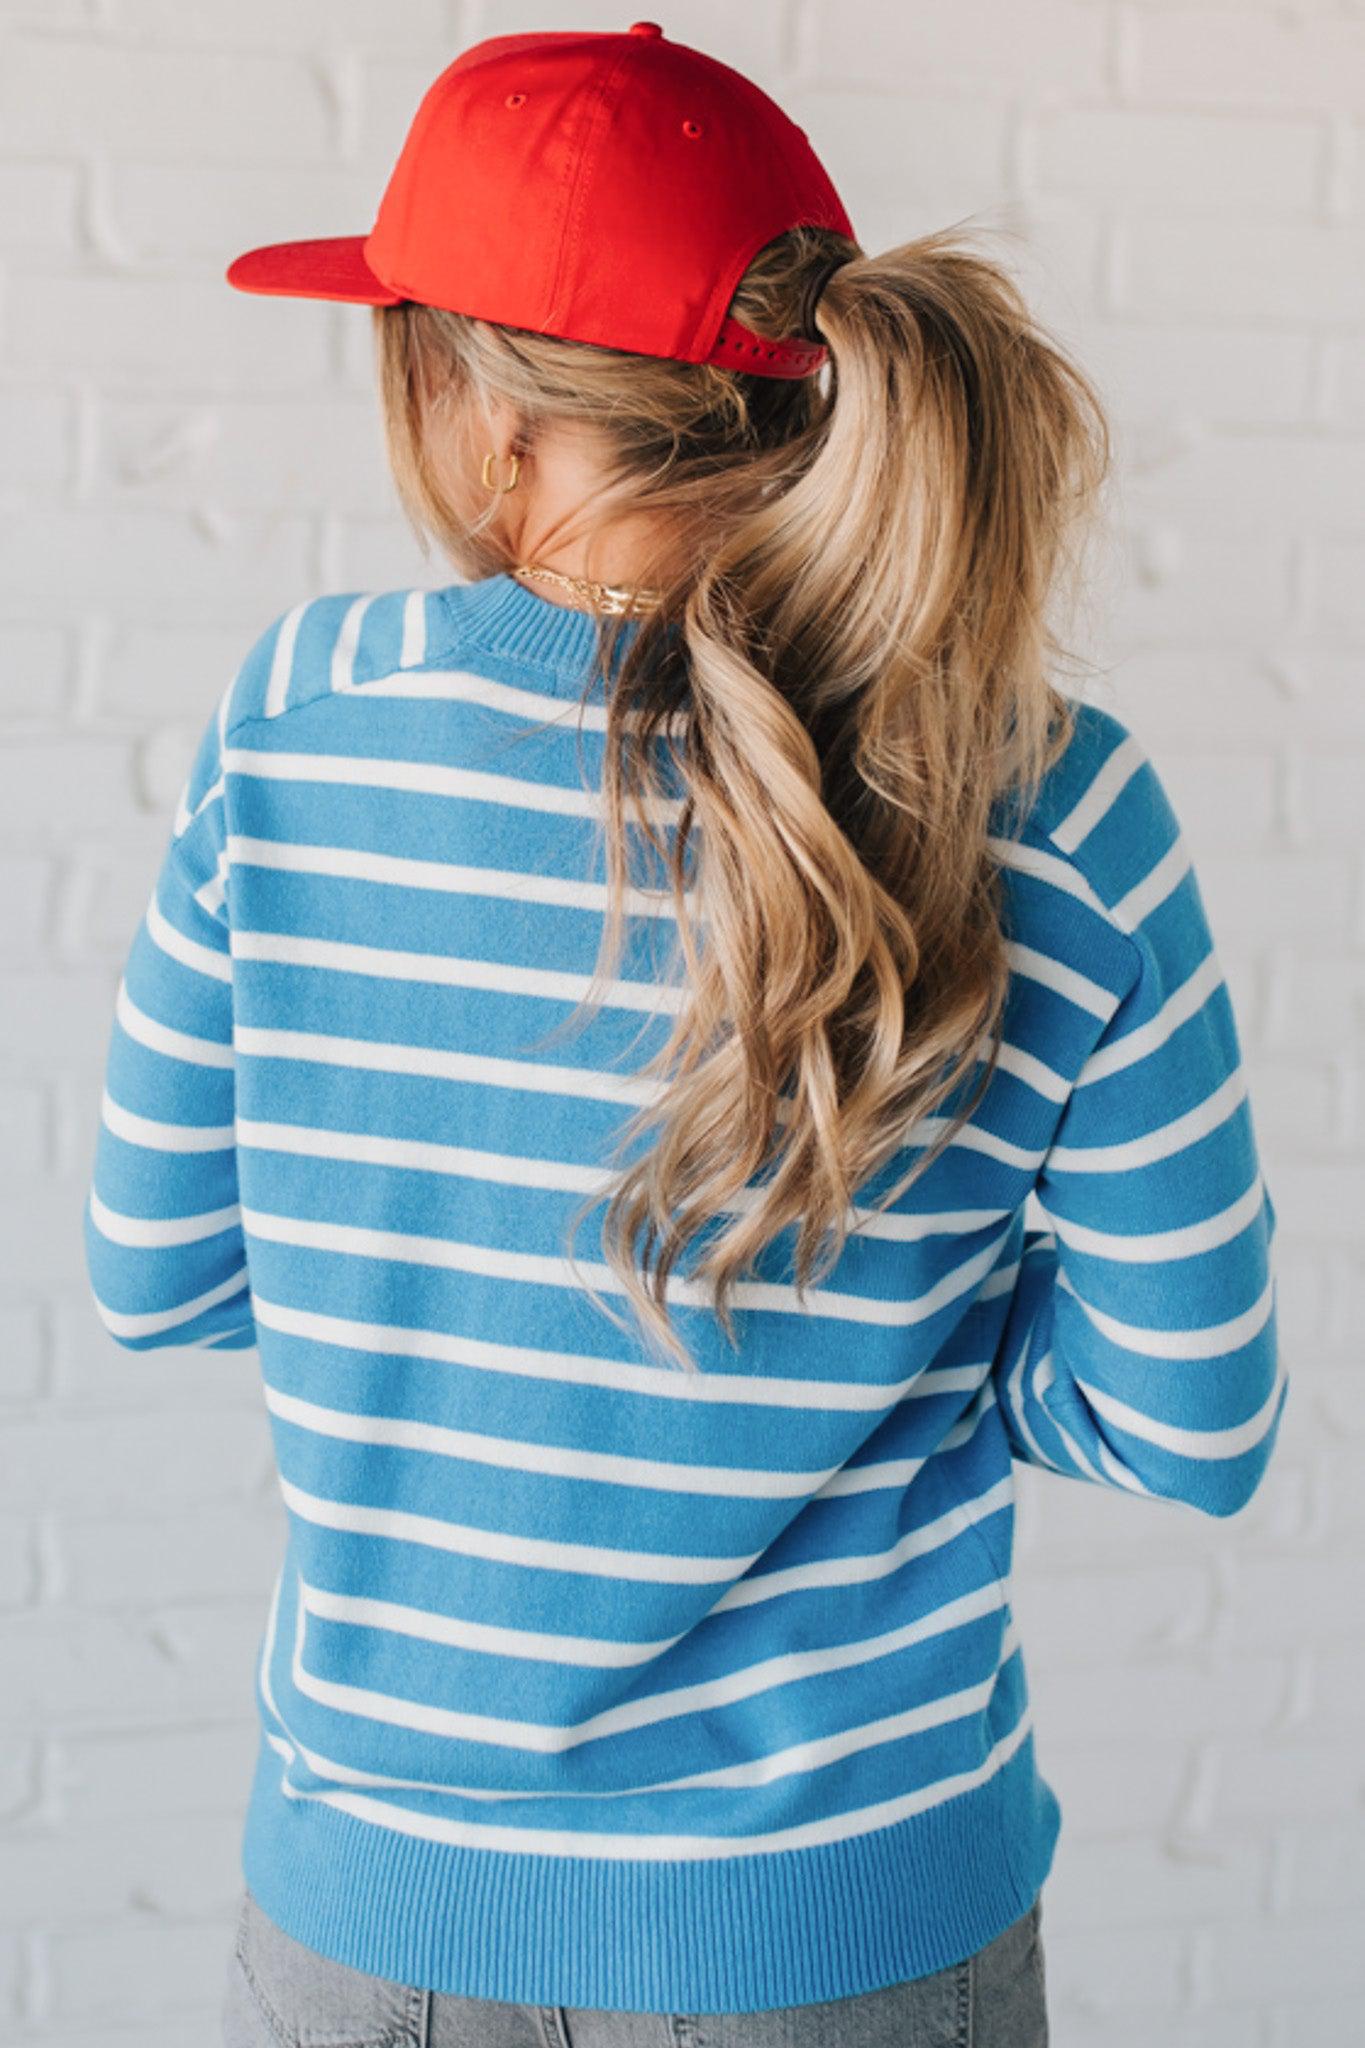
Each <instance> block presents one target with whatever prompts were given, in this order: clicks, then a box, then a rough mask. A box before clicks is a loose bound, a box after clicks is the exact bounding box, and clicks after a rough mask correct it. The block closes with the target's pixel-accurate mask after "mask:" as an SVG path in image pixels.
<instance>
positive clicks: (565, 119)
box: [364, 22, 853, 362]
mask: <svg viewBox="0 0 1365 2048" xmlns="http://www.w3.org/2000/svg"><path fill="white" fill-rule="evenodd" d="M800 224H809V225H811V226H818V227H828V228H833V229H836V230H837V231H838V232H840V233H842V234H845V235H848V236H849V237H850V238H852V237H853V226H852V223H851V221H850V220H849V217H848V215H847V213H846V212H845V210H844V207H843V205H842V202H841V201H840V199H839V196H838V194H837V192H836V191H835V189H834V186H833V184H832V183H831V181H830V179H829V177H828V175H827V173H826V172H825V170H824V167H823V166H822V165H821V163H820V161H819V159H818V157H817V156H816V155H815V152H814V151H813V149H812V148H811V146H810V143H809V141H808V140H807V138H806V134H805V131H804V129H802V128H799V127H798V126H797V124H796V123H795V122H794V121H792V120H791V119H790V117H789V116H788V115H787V114H785V113H784V112H783V111H782V109H781V108H780V107H779V106H778V105H777V104H776V102H775V101H774V100H772V99H770V98H769V97H768V95H767V94H766V93H765V92H763V91H762V90H761V89H760V87H758V86H756V85H755V84H754V83H753V82H752V80H750V79H747V78H745V77H744V76H743V75H742V74H741V73H740V72H738V71H734V70H732V69H731V68H730V66H729V65H726V64H722V63H721V62H720V61H719V60H718V59H716V58H714V57H709V56H707V55H705V54H704V53H703V52H702V51H699V50H693V49H690V48H688V47H687V46H686V45H684V44H680V43H674V42H671V41H669V40H667V39H666V38H665V37H664V36H663V34H662V31H661V30H660V29H659V27H658V24H657V23H654V22H636V23H635V24H634V25H633V26H632V27H631V28H630V29H629V30H627V31H626V32H625V33H623V34H617V33H608V32H601V31H580V30H559V31H547V32H544V33H537V34H528V35H507V36H493V37H490V38H488V39H487V40H485V41H484V42H481V43H477V44H475V45H474V46H473V48H471V49H469V50H466V51H464V52H463V53H462V54H461V55H460V56H459V57H457V58H456V59H455V61H454V62H453V63H452V64H450V65H449V66H448V67H447V68H446V69H445V70H444V71H443V72H442V73H441V74H440V76H439V77H438V78H437V79H436V80H435V81H434V82H433V84H432V85H431V86H430V87H429V88H428V90H427V92H426V94H425V95H424V97H423V99H422V102H421V105H420V106H419V108H418V110H417V113H416V115H415V116H414V118H413V121H412V125H411V127H410V129H409V131H408V135H407V139H406V141H405V142H404V145H403V149H402V152H401V154H400V156H399V158H398V161H397V163H396V164H395V166H394V170H393V174H392V176H391V177H390V179H389V183H388V186H387V188H386V189H385V192H384V196H383V199H382V200H381V202H380V206H379V210H378V214H377V217H376V221H375V225H374V228H373V229H372V231H371V233H370V234H369V236H368V237H367V238H366V240H365V243H364V254H365V260H366V262H367V263H368V264H369V266H370V267H371V269H372V270H373V271H374V272H375V273H376V275H377V276H378V277H380V278H381V279H382V280H383V282H384V283H385V284H386V285H388V286H390V287H391V288H392V289H393V290H395V291H397V292H399V293H401V294H402V295H403V296H404V297H406V298H413V299H420V300H422V301H423V302H424V303H426V304H427V305H433V306H441V305H445V306H448V307H450V308H451V309H452V310H454V311H457V312H463V313H469V314H472V315H474V316H475V317H477V318H479V319H484V320H491V321H497V322H500V323H502V324H504V325H507V326H514V327H524V328H529V329H532V330H533V331H535V332H538V333H545V334H555V335H559V336H562V337H564V338H565V339H568V340H576V341H585V342H592V343H596V344H598V345H601V346H605V347H610V348H618V349H629V350H635V351H638V352H641V353H645V354H656V355H666V356H674V357H679V358H681V359H683V360H685V361H690V362H700V361H704V360H706V359H707V358H708V356H710V355H711V353H712V351H713V349H714V348H715V345H716V343H717V340H718V338H720V336H721V332H722V324H723V322H724V320H725V310H726V307H727V306H728V304H729V301H730V299H731V297H732V295H733V293H734V290H735V287H736V285H737V284H738V282H739V279H740V278H741V276H742V275H743V273H744V271H745V269H746V267H747V266H748V264H749V262H750V260H751V259H752V257H753V256H754V254H755V253H756V251H757V250H759V249H760V248H762V247H763V245H764V244H765V243H767V242H769V241H771V240H773V238H774V237H775V236H777V235H779V234H781V233H782V232H783V231H784V230H785V229H787V228H791V227H794V226H797V225H800Z"/></svg>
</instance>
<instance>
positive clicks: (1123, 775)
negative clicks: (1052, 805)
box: [1048, 733, 1146, 853]
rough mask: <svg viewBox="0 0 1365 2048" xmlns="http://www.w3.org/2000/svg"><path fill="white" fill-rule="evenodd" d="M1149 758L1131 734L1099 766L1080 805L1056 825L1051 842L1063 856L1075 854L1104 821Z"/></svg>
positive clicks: (1078, 803)
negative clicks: (1128, 783) (1058, 847)
mask: <svg viewBox="0 0 1365 2048" xmlns="http://www.w3.org/2000/svg"><path fill="white" fill-rule="evenodd" d="M1145 759H1146V755H1145V754H1144V753H1143V750H1142V748H1141V747H1140V746H1139V744H1138V742H1137V740H1136V739H1135V738H1134V737H1133V735H1132V733H1129V734H1127V735H1126V737H1125V738H1124V739H1122V740H1121V741H1120V742H1119V744H1118V746H1116V747H1115V748H1114V750H1113V752H1112V753H1111V754H1108V755H1107V756H1106V757H1105V759H1104V761H1103V762H1102V763H1101V764H1100V767H1099V769H1098V770H1097V772H1096V773H1095V775H1094V776H1093V777H1092V778H1091V780H1090V782H1089V784H1088V785H1087V788H1086V791H1085V794H1084V795H1083V796H1082V797H1081V798H1080V800H1079V802H1077V803H1075V804H1073V805H1072V807H1071V809H1070V810H1069V811H1068V812H1067V814H1066V816H1065V817H1064V818H1063V819H1062V820H1061V823H1060V824H1058V825H1054V826H1053V828H1052V831H1051V833H1050V834H1049V835H1048V836H1049V837H1050V838H1052V839H1055V840H1056V842H1057V844H1058V846H1060V847H1061V849H1062V851H1063V852H1064V853H1074V852H1075V851H1076V848H1077V847H1078V846H1079V845H1080V843H1081V841H1082V840H1083V839H1085V838H1086V837H1087V836H1088V835H1089V834H1090V833H1091V832H1093V831H1094V829H1095V827H1096V825H1098V824H1099V822H1100V820H1101V818H1103V817H1105V816H1106V815H1107V814H1108V812H1109V809H1110V806H1111V805H1112V804H1113V801H1114V799H1115V797H1116V796H1117V795H1118V793H1119V791H1120V790H1121V789H1122V788H1123V787H1124V786H1125V784H1126V783H1127V782H1129V781H1130V780H1131V778H1132V777H1133V775H1135V774H1136V772H1137V770H1138V769H1139V768H1140V767H1141V766H1142V765H1143V762H1144V761H1145Z"/></svg>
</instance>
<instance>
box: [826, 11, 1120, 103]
mask: <svg viewBox="0 0 1365 2048" xmlns="http://www.w3.org/2000/svg"><path fill="white" fill-rule="evenodd" d="M1104 30H1105V23H1104V16H1103V14H1102V12H1101V10H1100V9H1098V8H1095V7H1091V6H1088V5H1086V4H1085V0H1036V4H1034V5H1033V6H1031V7H1030V8H1029V16H1028V34H1027V35H1026V36H1017V37H1016V36H1010V35H1007V34H1004V33H1002V20H1001V15H1000V10H999V8H998V6H996V5H995V4H994V0H957V4H956V5H954V6H951V7H912V8H888V7H885V6H883V5H882V4H880V0H841V4H840V5H838V6H837V7H831V6H826V7H822V8H820V9H819V10H818V11H816V13H815V16H814V20H813V23H812V28H811V33H810V35H809V38H808V49H807V53H806V54H807V58H808V62H809V64H810V66H811V70H812V72H813V73H814V75H815V76H817V77H819V78H821V79H822V80H826V81H831V80H832V81H836V82H838V83H839V84H841V85H842V84H857V85H862V86H865V87H867V88H868V89H869V91H885V90H886V88H887V83H888V81H891V80H900V79H905V78H912V79H914V81H915V83H916V85H917V87H919V88H920V89H924V88H925V87H932V89H933V91H934V92H935V93H936V94H938V93H944V94H947V95H949V96H952V97H955V98H958V99H964V100H969V99H977V98H979V97H981V96H982V95H983V94H990V95H999V96H1003V97H1005V98H1009V99H1012V98H1014V97H1015V96H1016V95H1018V94H1019V93H1021V92H1024V91H1027V92H1029V93H1030V94H1031V95H1032V96H1034V97H1036V98H1038V99H1041V100H1043V101H1045V102H1049V103H1050V102H1053V101H1056V100H1059V99H1068V98H1072V97H1074V96H1077V95H1081V94H1084V93H1087V92H1090V91H1093V90H1095V89H1096V88H1098V87H1099V86H1100V84H1101V82H1102V80H1103V77H1104V42H1105V37H1104Z"/></svg>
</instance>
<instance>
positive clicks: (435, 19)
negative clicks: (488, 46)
mask: <svg viewBox="0 0 1365 2048" xmlns="http://www.w3.org/2000/svg"><path fill="white" fill-rule="evenodd" d="M449 11H450V10H449V8H448V7H446V6H444V5H443V4H442V0H403V4H402V6H401V7H395V6H394V5H393V0H290V5H289V6H288V7H280V6H277V5H276V4H275V0H233V4H232V6H231V7H203V8H198V9H189V10H186V9H185V8H184V7H182V6H181V5H180V4H179V0H107V4H106V7H105V14H104V19H105V24H106V26H107V28H108V29H109V30H110V32H111V33H112V34H114V35H116V36H123V35H125V34H127V35H128V36H129V37H130V38H131V37H134V36H135V37H136V38H137V39H138V43H139V45H140V46H144V47H149V48H150V47H154V46H155V44H156V43H157V42H158V41H164V42H168V43H189V42H193V43H208V44H213V45H215V46H224V45H231V44H241V45H243V46H245V47H246V48H249V49H279V50H288V49H292V50H300V51H303V52H306V53H309V54H311V53H312V51H314V50H315V49H316V48H317V47H318V46H320V45H321V46H324V47H325V46H326V45H328V44H331V43H337V42H343V43H374V44H377V45H378V46H379V47H380V48H382V49H391V48H392V47H393V45H394V44H395V43H415V44H419V45H420V44H430V45H431V50H432V62H433V64H434V66H435V70H440V69H441V68H442V65H443V64H444V63H448V62H449V61H450V59H451V58H452V57H453V56H454V55H455V54H456V51H454V50H450V51H447V52H445V54H444V55H443V54H442V52H443V51H444V46H445V37H446V33H447V28H448V15H449ZM434 75H435V71H433V76H434Z"/></svg>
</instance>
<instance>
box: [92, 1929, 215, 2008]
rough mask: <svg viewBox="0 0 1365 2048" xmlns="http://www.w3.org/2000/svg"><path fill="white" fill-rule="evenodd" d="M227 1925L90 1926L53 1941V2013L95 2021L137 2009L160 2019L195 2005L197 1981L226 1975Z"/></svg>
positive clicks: (200, 1993) (200, 1991)
mask: <svg viewBox="0 0 1365 2048" xmlns="http://www.w3.org/2000/svg"><path fill="white" fill-rule="evenodd" d="M231 1953H232V1934H231V1930H230V1929H228V1930H226V1931H225V1930H224V1929H223V1928H222V1927H221V1926H220V1925H219V1924H218V1923H217V1922H216V1921H209V1922H206V1923H204V1924H202V1925H198V1924H176V1925H170V1926H168V1925H163V1924H160V1923H158V1922H156V1921H147V1920H145V1919H144V1921H143V1923H142V1924H141V1925H130V1926H126V1927H116V1928H108V1929H104V1928H92V1929H90V1930H88V1931H81V1932H76V1933H71V1934H66V1935H61V1936H59V1937H58V1938H56V1939H55V1940H54V1941H53V1943H52V1963H53V1978H54V1982H55V1984H56V1986H57V1995H56V1997H55V1999H54V2001H53V2016H54V2017H55V2018H56V2019H58V2020H78V2021H97V2020H107V2019H111V2018H121V2017H126V2016H127V2015H129V2014H132V2015H134V2016H136V2015H138V2014H141V2015H143V2016H145V2017H146V2018H147V2019H160V2018H163V2017H164V2016H165V2014H166V2013H168V2012H189V2011H193V2010H194V2009H195V2008H196V2007H198V2006H199V2005H200V2004H201V2003H202V2000H203V1997H204V1988H205V1986H206V1985H207V1984H210V1983H213V1982H215V1981H223V1982H225V1981H226V1978H227V1969H228V1961H229V1958H230V1956H231Z"/></svg>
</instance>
